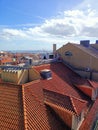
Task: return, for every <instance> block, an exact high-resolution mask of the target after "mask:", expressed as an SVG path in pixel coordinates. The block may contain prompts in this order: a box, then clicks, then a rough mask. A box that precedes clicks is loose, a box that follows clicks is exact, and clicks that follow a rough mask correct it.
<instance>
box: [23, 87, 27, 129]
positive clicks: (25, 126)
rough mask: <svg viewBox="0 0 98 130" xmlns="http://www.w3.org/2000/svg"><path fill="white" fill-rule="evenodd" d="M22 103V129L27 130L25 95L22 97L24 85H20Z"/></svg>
mask: <svg viewBox="0 0 98 130" xmlns="http://www.w3.org/2000/svg"><path fill="white" fill-rule="evenodd" d="M22 103H23V115H24V128H25V130H27V117H26V108H25V107H26V106H25V95H24V85H22Z"/></svg>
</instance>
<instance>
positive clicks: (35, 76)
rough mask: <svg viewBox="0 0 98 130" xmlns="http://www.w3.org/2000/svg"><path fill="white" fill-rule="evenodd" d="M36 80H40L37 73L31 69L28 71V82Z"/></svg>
mask: <svg viewBox="0 0 98 130" xmlns="http://www.w3.org/2000/svg"><path fill="white" fill-rule="evenodd" d="M37 79H40V75H39V73H38V72H37V71H36V70H35V69H33V68H31V69H29V81H33V80H37Z"/></svg>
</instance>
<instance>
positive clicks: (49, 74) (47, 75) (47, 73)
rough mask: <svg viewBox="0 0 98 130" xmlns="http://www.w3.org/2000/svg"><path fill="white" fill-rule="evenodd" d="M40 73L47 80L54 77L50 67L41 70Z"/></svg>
mask: <svg viewBox="0 0 98 130" xmlns="http://www.w3.org/2000/svg"><path fill="white" fill-rule="evenodd" d="M40 74H41V76H42V78H43V79H47V80H49V79H52V72H51V70H49V69H44V70H41V72H40Z"/></svg>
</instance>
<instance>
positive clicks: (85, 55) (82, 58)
mask: <svg viewBox="0 0 98 130" xmlns="http://www.w3.org/2000/svg"><path fill="white" fill-rule="evenodd" d="M97 45H98V44H97ZM81 48H82V49H81ZM87 50H88V48H85V47H82V46H81V47H79V46H76V45H74V44H71V43H68V44H66V45H64V46H63V47H61V48H60V49H58V50H57V53H59V54H60V55H61V57H62V59H63V60H64V61H66V62H67V63H68V64H70V65H72V66H73V67H75V68H78V69H82V68H84V69H86V68H89V69H91V70H94V71H98V57H97V56H94V55H93V54H92V53H91V52H89V51H87ZM67 51H70V52H71V53H72V56H65V52H67ZM77 73H79V74H80V75H81V76H83V77H87V78H89V77H90V73H89V72H83V71H77ZM92 79H94V80H97V81H98V74H97V73H94V74H93V75H92Z"/></svg>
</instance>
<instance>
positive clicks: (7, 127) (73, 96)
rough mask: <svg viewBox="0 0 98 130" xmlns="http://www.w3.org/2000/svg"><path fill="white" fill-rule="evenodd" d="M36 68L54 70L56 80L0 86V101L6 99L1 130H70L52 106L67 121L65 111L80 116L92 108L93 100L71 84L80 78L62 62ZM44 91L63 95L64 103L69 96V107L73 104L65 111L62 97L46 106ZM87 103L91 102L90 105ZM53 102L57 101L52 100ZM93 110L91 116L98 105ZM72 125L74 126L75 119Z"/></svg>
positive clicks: (0, 109) (1, 105) (0, 118)
mask: <svg viewBox="0 0 98 130" xmlns="http://www.w3.org/2000/svg"><path fill="white" fill-rule="evenodd" d="M34 68H35V69H36V70H38V71H39V72H40V71H41V70H42V69H50V70H51V71H52V79H51V80H43V79H41V80H40V81H36V82H35V81H34V82H31V83H28V84H24V85H22V87H21V86H20V85H11V84H8V83H5V84H3V83H2V84H0V98H1V99H2V100H0V128H2V129H4V130H11V129H15V130H20V129H21V130H22V129H23V130H24V129H25V130H32V129H33V130H68V129H67V128H66V125H65V124H63V122H62V120H60V118H57V117H58V115H56V114H55V113H54V111H52V110H51V107H52V108H54V109H55V111H58V113H59V116H60V115H61V117H62V119H64V120H65V116H63V113H62V112H65V108H66V109H69V110H71V111H74V112H76V113H79V112H81V110H82V108H84V107H85V106H86V110H88V109H89V104H90V103H91V100H90V99H89V98H88V97H87V96H86V95H84V94H83V93H81V91H79V90H78V89H77V88H76V87H74V86H73V84H72V82H71V79H70V78H71V77H75V76H76V77H78V76H77V75H76V74H75V73H73V72H72V71H71V70H70V69H68V68H67V67H66V66H65V65H63V64H62V63H54V64H51V65H41V66H39V67H37V66H36V67H34ZM43 89H47V90H49V91H51V92H52V91H53V93H57V95H58V94H59V95H60V97H59V99H60V101H61V100H63V101H64V99H65V97H66V95H68V96H69V97H67V98H68V100H67V102H66V103H67V104H68V103H69V104H68V106H67V105H66V106H64V107H65V108H64V109H63V107H62V105H65V104H63V102H56V99H58V97H56V98H55V103H54V102H47V104H48V106H47V105H45V104H44V95H43ZM52 96H53V94H52ZM62 98H64V99H62ZM49 100H50V99H49ZM84 100H85V101H87V104H86V102H85V101H84ZM52 101H54V100H53V99H52ZM68 101H69V102H68ZM56 103H58V104H59V105H58V104H56ZM96 104H97V103H96ZM60 105H61V106H60ZM49 106H51V107H49ZM57 106H58V107H57ZM71 106H72V108H71ZM67 107H68V108H67ZM81 107H82V108H81ZM61 109H62V110H61ZM92 109H93V111H91V115H92V113H94V109H96V112H97V107H96V105H95V106H93V108H92ZM60 110H61V111H60ZM5 113H6V114H5ZM88 113H89V112H88ZM89 114H90V113H89ZM94 115H95V114H94ZM90 118H91V117H90ZM68 122H69V124H71V120H69V121H68ZM84 126H85V124H84ZM83 130H85V129H83ZM87 130H88V129H87Z"/></svg>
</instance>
